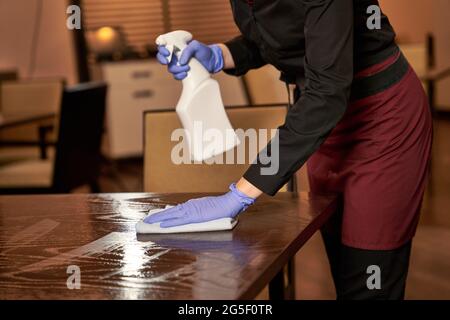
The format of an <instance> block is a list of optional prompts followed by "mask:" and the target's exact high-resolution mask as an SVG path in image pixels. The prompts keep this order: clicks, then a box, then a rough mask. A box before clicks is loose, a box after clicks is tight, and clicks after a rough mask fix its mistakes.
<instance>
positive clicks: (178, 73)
mask: <svg viewBox="0 0 450 320" xmlns="http://www.w3.org/2000/svg"><path fill="white" fill-rule="evenodd" d="M169 55H170V52H169V50H167V48H166V47H165V46H158V53H157V54H156V58H157V59H158V61H159V62H160V63H161V64H164V65H168V69H169V72H170V73H172V74H173V76H174V78H175V79H177V80H183V79H184V78H186V77H187V72H188V71H189V66H188V63H189V60H190V59H191V58H192V57H195V58H196V59H197V60H198V61H199V62H200V63H201V64H202V65H203V66H204V67H205V69H206V70H208V72H209V73H216V72H219V71H220V70H222V69H223V63H224V61H223V55H222V49H220V47H219V46H218V45H215V44H213V45H210V46H207V45H205V44H203V43H201V42H198V41H197V40H192V41H191V42H189V44H188V45H187V47H186V48H184V50H183V52H182V53H181V57H180V61H179V63H178V59H177V57H176V55H172V60H171V61H168V60H167V57H168V56H169Z"/></svg>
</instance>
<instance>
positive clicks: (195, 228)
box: [136, 206, 238, 233]
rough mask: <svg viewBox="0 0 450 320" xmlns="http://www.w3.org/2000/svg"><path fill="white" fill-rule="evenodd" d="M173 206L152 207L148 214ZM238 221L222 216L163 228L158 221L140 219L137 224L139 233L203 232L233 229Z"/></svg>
mask: <svg viewBox="0 0 450 320" xmlns="http://www.w3.org/2000/svg"><path fill="white" fill-rule="evenodd" d="M171 207H173V206H166V207H165V208H164V209H152V210H150V211H149V212H148V215H152V214H155V213H157V212H160V211H163V210H165V209H169V208H171ZM237 223H238V220H237V219H232V218H222V219H217V220H211V221H207V222H200V223H190V224H185V225H182V226H176V227H169V228H161V227H160V226H159V222H158V223H152V224H149V223H145V222H144V221H139V222H138V223H137V224H136V232H137V233H184V232H203V231H222V230H231V229H233V228H234V226H235V225H236V224H237Z"/></svg>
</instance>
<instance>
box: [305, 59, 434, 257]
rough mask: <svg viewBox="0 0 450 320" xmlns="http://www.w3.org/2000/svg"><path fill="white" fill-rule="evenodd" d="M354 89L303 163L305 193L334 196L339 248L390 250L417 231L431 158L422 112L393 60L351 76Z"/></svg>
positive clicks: (414, 87) (418, 96)
mask: <svg viewBox="0 0 450 320" xmlns="http://www.w3.org/2000/svg"><path fill="white" fill-rule="evenodd" d="M401 63H403V65H404V66H403V69H402V68H401V67H399V65H401ZM380 80H381V81H380ZM354 83H355V86H354V88H353V89H352V99H351V101H350V105H349V106H348V109H347V111H346V114H345V115H344V117H343V119H342V120H341V121H340V122H339V124H338V125H337V127H336V128H335V129H334V130H333V131H332V133H331V135H330V136H329V137H328V138H327V139H326V141H325V142H324V143H323V144H322V146H321V147H320V148H319V150H318V151H317V152H316V153H315V154H314V155H313V156H312V157H311V158H310V159H309V160H308V176H309V180H310V186H311V190H312V191H314V192H318V193H321V192H333V193H340V194H342V196H343V210H342V212H341V214H342V215H341V216H340V218H341V219H340V220H339V226H338V227H339V229H340V230H339V231H340V232H341V238H342V243H343V244H345V245H347V246H350V247H355V248H360V249H370V250H391V249H395V248H398V247H400V246H401V245H403V244H404V243H406V242H408V241H409V240H411V238H412V237H413V236H414V233H415V231H416V228H417V224H418V220H419V213H420V210H421V203H422V198H423V193H424V190H425V186H426V183H427V174H428V164H429V158H430V151H431V141H432V120H431V113H430V108H429V105H428V101H427V97H426V94H425V92H424V90H423V87H422V84H421V82H420V80H419V79H418V78H417V76H416V74H415V72H414V71H413V70H412V68H411V67H410V66H409V64H408V63H407V61H406V59H405V58H404V57H403V55H402V54H401V53H397V54H396V55H394V56H392V57H390V58H389V59H387V60H386V61H384V62H383V63H381V64H378V65H375V66H372V67H370V68H368V69H366V70H363V71H362V72H360V73H358V74H357V75H356V76H355V80H354ZM361 83H362V85H360V84H361Z"/></svg>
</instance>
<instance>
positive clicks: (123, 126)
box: [100, 60, 247, 159]
mask: <svg viewBox="0 0 450 320" xmlns="http://www.w3.org/2000/svg"><path fill="white" fill-rule="evenodd" d="M100 69H101V75H102V79H103V80H104V81H106V82H107V83H108V98H107V110H106V143H105V145H106V147H105V153H106V155H107V156H108V157H110V158H112V159H119V158H127V157H136V156H142V153H143V152H142V147H143V135H144V132H143V114H144V111H146V110H156V109H174V108H175V106H176V104H177V102H178V99H179V97H180V94H181V89H182V85H181V82H180V81H176V80H174V79H173V77H172V75H171V74H170V73H168V72H167V68H166V67H165V66H161V65H160V64H159V63H158V62H157V61H156V60H135V61H123V62H107V63H102V64H101V65H100ZM216 79H217V80H218V81H219V83H220V86H221V92H222V98H223V100H224V103H225V105H245V104H246V103H247V98H246V95H245V90H244V87H243V85H242V83H241V80H240V79H239V78H236V77H230V76H227V75H225V74H220V75H216Z"/></svg>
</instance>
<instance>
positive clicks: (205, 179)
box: [144, 105, 287, 192]
mask: <svg viewBox="0 0 450 320" xmlns="http://www.w3.org/2000/svg"><path fill="white" fill-rule="evenodd" d="M286 112H287V107H286V105H266V106H250V107H231V108H227V114H228V117H229V118H230V121H231V123H232V125H233V127H234V129H243V130H247V129H249V128H253V129H267V133H268V135H269V134H271V133H273V132H271V130H270V129H276V128H277V127H278V126H280V125H282V124H283V123H284V120H285V116H286ZM178 128H181V123H180V121H179V119H178V116H177V114H176V113H175V112H174V111H168V110H163V111H148V112H146V113H145V115H144V131H145V132H144V191H147V192H222V191H225V190H227V187H228V185H229V184H230V183H231V182H233V181H236V180H238V179H239V178H240V177H241V176H242V174H243V173H244V172H245V170H246V169H247V168H248V166H249V165H248V163H249V151H250V150H249V143H248V141H246V143H245V146H246V148H245V149H246V151H245V153H246V156H245V158H246V161H245V163H244V164H205V163H202V164H175V163H174V162H173V161H172V157H171V154H172V150H174V149H173V148H174V147H175V146H176V145H179V141H171V135H172V133H173V132H174V130H176V129H178ZM264 146H265V144H264V143H263V142H261V143H258V149H262V148H263V147H264ZM184 150H186V149H184ZM255 151H256V152H257V151H259V150H255ZM233 152H234V155H236V154H237V152H238V151H237V150H236V148H235V149H233V150H231V151H229V152H228V153H227V154H229V153H233ZM253 160H254V159H250V161H253Z"/></svg>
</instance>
